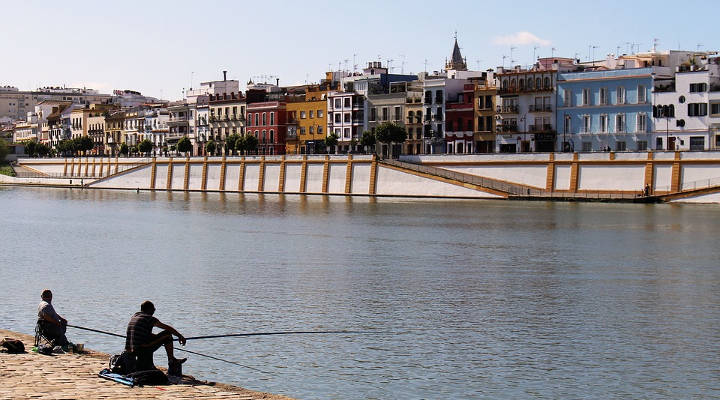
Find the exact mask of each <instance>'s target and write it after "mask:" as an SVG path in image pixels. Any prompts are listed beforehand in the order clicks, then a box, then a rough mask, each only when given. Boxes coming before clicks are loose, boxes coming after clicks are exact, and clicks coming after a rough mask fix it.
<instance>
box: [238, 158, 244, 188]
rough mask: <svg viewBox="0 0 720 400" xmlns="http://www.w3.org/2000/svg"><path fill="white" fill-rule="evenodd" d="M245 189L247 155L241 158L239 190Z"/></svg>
mask: <svg viewBox="0 0 720 400" xmlns="http://www.w3.org/2000/svg"><path fill="white" fill-rule="evenodd" d="M244 191H245V156H243V157H242V159H241V160H240V174H239V175H238V192H244Z"/></svg>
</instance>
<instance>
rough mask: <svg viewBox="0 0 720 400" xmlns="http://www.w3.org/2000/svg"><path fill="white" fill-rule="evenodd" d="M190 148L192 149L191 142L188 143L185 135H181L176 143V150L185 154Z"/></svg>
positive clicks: (188, 140)
mask: <svg viewBox="0 0 720 400" xmlns="http://www.w3.org/2000/svg"><path fill="white" fill-rule="evenodd" d="M190 150H192V143H190V139H188V138H187V136H183V137H182V138H181V139H180V140H179V141H178V143H177V151H180V152H183V153H185V155H187V152H188V151H190Z"/></svg>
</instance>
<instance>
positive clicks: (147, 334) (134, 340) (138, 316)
mask: <svg viewBox="0 0 720 400" xmlns="http://www.w3.org/2000/svg"><path fill="white" fill-rule="evenodd" d="M154 313H155V306H154V305H153V303H152V302H150V301H145V302H143V303H142V305H140V312H137V313H135V314H134V315H133V316H132V318H130V323H129V324H128V327H127V338H126V339H125V350H126V351H128V352H130V353H132V354H133V355H134V356H135V357H137V368H136V369H137V370H138V371H144V370H149V369H154V368H155V364H154V363H153V353H154V352H155V350H157V349H159V348H160V346H165V352H166V353H167V357H168V367H170V366H172V365H173V364H182V363H184V362H185V360H187V359H185V358H180V359H178V358H175V356H174V355H173V338H172V337H173V335H175V336H177V337H178V341H179V342H180V344H181V345H183V346H184V345H185V337H183V335H181V334H180V333H179V332H178V331H177V330H175V328H173V327H172V326H170V325H165V324H163V323H162V322H160V321H159V320H158V319H157V318H155V317H153V314H154ZM154 327H158V328H160V329H163V331H161V332H160V333H158V334H153V333H152V330H153V328H154Z"/></svg>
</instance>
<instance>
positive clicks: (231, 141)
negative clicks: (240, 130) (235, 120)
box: [225, 133, 240, 153]
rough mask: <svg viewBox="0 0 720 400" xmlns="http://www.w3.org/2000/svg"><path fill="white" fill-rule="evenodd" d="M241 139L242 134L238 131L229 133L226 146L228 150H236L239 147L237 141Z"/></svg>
mask: <svg viewBox="0 0 720 400" xmlns="http://www.w3.org/2000/svg"><path fill="white" fill-rule="evenodd" d="M238 140H240V135H238V134H237V133H233V134H232V135H228V137H226V138H225V148H226V149H227V150H228V151H231V152H233V153H234V152H235V149H236V148H237V141H238Z"/></svg>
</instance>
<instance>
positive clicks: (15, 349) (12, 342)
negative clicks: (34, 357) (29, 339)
mask: <svg viewBox="0 0 720 400" xmlns="http://www.w3.org/2000/svg"><path fill="white" fill-rule="evenodd" d="M0 346H2V347H4V348H6V349H7V352H8V353H10V354H19V353H24V352H25V345H24V344H23V342H22V341H20V340H17V339H12V338H5V339H3V340H2V341H0Z"/></svg>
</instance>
